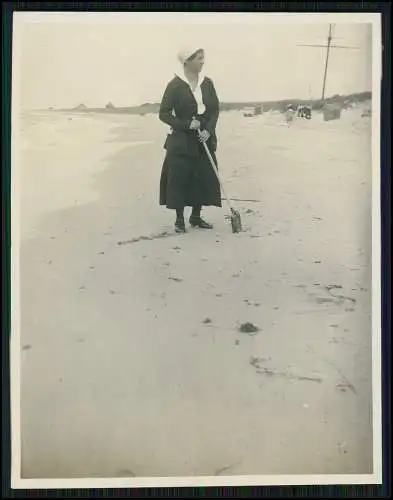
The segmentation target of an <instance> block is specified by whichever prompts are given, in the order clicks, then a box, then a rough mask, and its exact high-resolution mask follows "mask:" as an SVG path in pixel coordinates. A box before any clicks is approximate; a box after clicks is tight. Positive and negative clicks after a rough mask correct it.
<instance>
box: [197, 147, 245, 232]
mask: <svg viewBox="0 0 393 500" xmlns="http://www.w3.org/2000/svg"><path fill="white" fill-rule="evenodd" d="M202 144H203V147H204V148H205V151H206V154H207V156H208V158H209V160H210V163H211V166H212V168H213V170H214V173H215V174H216V176H217V179H218V181H219V183H220V186H221V189H222V192H223V195H224V197H225V199H226V201H227V203H228V206H229V209H230V211H231V225H232V233H240V232H241V230H242V220H241V217H240V213H239V211H238V210H236V209H235V208H234V207H233V206H232V204H231V202H230V200H229V198H228V196H227V194H226V192H225V189H224V185H223V183H222V180H221V178H220V174H219V173H218V169H217V166H216V164H215V163H214V160H213V157H212V155H211V154H210V151H209V148H208V147H207V144H206V143H205V142H203V143H202Z"/></svg>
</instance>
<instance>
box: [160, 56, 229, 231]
mask: <svg viewBox="0 0 393 500" xmlns="http://www.w3.org/2000/svg"><path fill="white" fill-rule="evenodd" d="M204 57H205V53H204V50H203V49H201V48H198V47H192V48H190V49H185V50H183V51H181V52H180V53H179V55H178V60H179V62H180V64H181V70H180V71H179V74H176V75H175V76H174V78H173V79H172V80H171V81H170V82H169V83H168V85H167V87H166V89H165V92H164V95H163V98H162V102H161V106H160V112H159V119H160V120H161V121H162V122H164V123H166V124H167V125H169V126H170V127H171V132H170V133H169V134H168V136H167V138H166V141H165V144H164V148H165V150H166V155H165V159H164V162H163V166H162V170H161V178H160V205H166V207H167V208H169V209H172V210H176V221H175V230H176V232H179V233H184V232H186V226H185V222H184V208H185V207H192V212H191V215H190V219H189V222H190V225H191V226H192V227H199V228H202V229H212V227H213V226H212V225H211V224H209V223H208V222H206V221H205V220H203V219H202V218H201V209H202V207H203V206H216V207H221V192H220V185H219V182H218V179H217V177H216V174H215V172H214V170H213V168H212V166H211V164H210V162H209V158H208V156H207V154H206V151H205V150H204V148H203V145H202V144H201V142H205V143H206V144H207V146H208V148H209V150H210V152H211V154H212V157H213V159H214V160H215V162H216V156H215V151H216V149H217V137H216V125H217V121H218V116H219V100H218V97H217V94H216V90H215V88H214V84H213V82H212V80H211V79H210V78H208V77H206V76H203V75H202V68H203V65H204ZM216 164H217V162H216Z"/></svg>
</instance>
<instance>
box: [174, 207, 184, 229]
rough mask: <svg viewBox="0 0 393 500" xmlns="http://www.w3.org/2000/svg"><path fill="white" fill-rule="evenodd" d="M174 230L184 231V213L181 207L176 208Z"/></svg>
mask: <svg viewBox="0 0 393 500" xmlns="http://www.w3.org/2000/svg"><path fill="white" fill-rule="evenodd" d="M175 231H176V232H177V233H185V232H186V225H185V223H184V214H183V210H182V209H178V210H176V221H175Z"/></svg>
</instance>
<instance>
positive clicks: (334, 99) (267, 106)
mask: <svg viewBox="0 0 393 500" xmlns="http://www.w3.org/2000/svg"><path fill="white" fill-rule="evenodd" d="M371 98H372V93H371V92H370V91H367V92H358V93H354V94H348V95H334V96H331V97H328V98H326V99H325V100H324V101H321V100H320V99H283V100H280V101H251V102H222V103H220V110H221V111H234V110H237V111H241V110H244V109H247V108H254V107H258V106H261V107H262V109H263V111H284V109H285V107H286V106H287V105H288V104H294V105H309V106H311V107H312V108H313V109H321V108H322V107H323V105H324V104H338V105H340V106H342V107H345V106H347V105H351V104H353V103H358V102H363V101H368V100H371ZM159 108H160V103H145V104H142V105H140V106H128V107H115V106H113V105H107V106H106V107H103V108H88V107H86V106H85V105H84V104H80V105H79V106H76V107H74V108H58V109H57V108H53V107H50V108H47V109H40V110H35V111H55V112H62V113H70V112H72V113H105V114H108V113H109V114H128V115H147V114H157V113H158V111H159ZM31 111H33V110H31Z"/></svg>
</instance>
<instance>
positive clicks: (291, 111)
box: [285, 104, 296, 127]
mask: <svg viewBox="0 0 393 500" xmlns="http://www.w3.org/2000/svg"><path fill="white" fill-rule="evenodd" d="M295 115H296V111H295V108H294V106H292V104H288V106H287V107H286V109H285V121H286V123H287V125H288V127H289V126H290V124H291V123H292V122H293V119H294V118H295Z"/></svg>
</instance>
